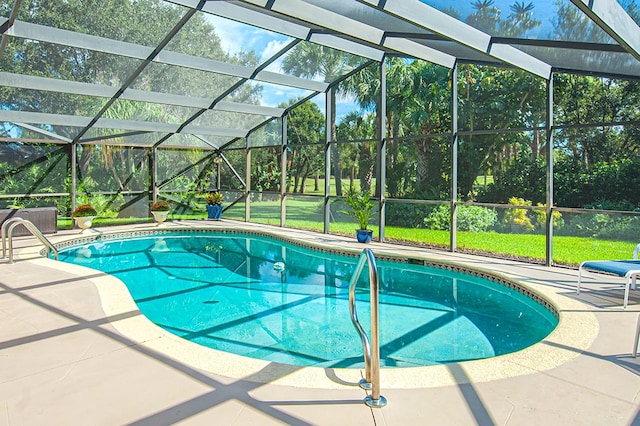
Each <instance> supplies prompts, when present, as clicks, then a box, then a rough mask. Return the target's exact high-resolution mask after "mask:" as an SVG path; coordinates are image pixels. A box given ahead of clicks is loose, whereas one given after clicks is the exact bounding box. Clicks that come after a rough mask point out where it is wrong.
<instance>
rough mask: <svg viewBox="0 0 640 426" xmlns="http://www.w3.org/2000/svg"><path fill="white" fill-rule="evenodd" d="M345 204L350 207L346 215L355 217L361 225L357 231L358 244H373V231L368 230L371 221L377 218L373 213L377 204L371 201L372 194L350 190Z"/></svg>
mask: <svg viewBox="0 0 640 426" xmlns="http://www.w3.org/2000/svg"><path fill="white" fill-rule="evenodd" d="M345 202H346V203H347V206H349V210H344V213H346V214H348V215H349V216H353V217H355V218H356V221H357V222H358V225H359V229H356V238H357V239H358V242H360V243H368V242H371V239H372V238H373V231H372V230H370V229H367V228H368V226H369V221H370V220H371V219H373V217H374V216H375V212H374V211H373V208H374V207H375V204H374V203H373V202H372V201H371V193H370V192H369V191H364V190H363V191H356V190H354V189H350V190H349V192H348V193H347V198H346V200H345Z"/></svg>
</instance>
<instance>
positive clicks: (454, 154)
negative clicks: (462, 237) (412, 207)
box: [449, 62, 458, 252]
mask: <svg viewBox="0 0 640 426" xmlns="http://www.w3.org/2000/svg"><path fill="white" fill-rule="evenodd" d="M457 201H458V63H457V62H456V64H455V65H454V66H453V69H452V70H451V222H450V226H449V250H450V251H452V252H454V251H456V249H457V246H458V238H457V237H458V233H457V228H458V208H457V206H458V204H457Z"/></svg>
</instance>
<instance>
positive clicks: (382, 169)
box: [376, 57, 387, 242]
mask: <svg viewBox="0 0 640 426" xmlns="http://www.w3.org/2000/svg"><path fill="white" fill-rule="evenodd" d="M376 114H377V115H378V120H377V121H378V129H377V131H378V144H377V145H378V147H377V151H378V178H377V179H376V193H377V194H379V196H380V203H379V204H378V239H379V240H380V241H381V242H382V241H384V227H385V224H386V223H385V222H386V220H385V219H386V217H385V214H386V197H385V192H386V187H387V158H386V157H387V146H386V145H387V143H386V140H387V139H386V129H387V58H386V57H384V58H382V61H381V62H380V98H379V99H378V108H377V109H376Z"/></svg>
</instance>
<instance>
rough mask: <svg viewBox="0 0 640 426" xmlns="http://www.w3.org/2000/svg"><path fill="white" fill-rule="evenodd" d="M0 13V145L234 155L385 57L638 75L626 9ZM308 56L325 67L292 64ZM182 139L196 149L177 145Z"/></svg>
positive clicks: (445, 6)
mask: <svg viewBox="0 0 640 426" xmlns="http://www.w3.org/2000/svg"><path fill="white" fill-rule="evenodd" d="M9 3H11V4H5V5H0V36H1V39H0V91H2V92H1V93H2V97H1V98H2V99H4V101H3V102H4V104H3V106H2V107H1V108H0V121H2V122H3V123H5V124H4V126H3V129H4V132H5V134H3V135H1V136H3V137H5V138H10V139H16V138H18V136H19V135H20V134H21V132H24V133H25V135H27V134H29V135H33V133H34V132H36V133H37V132H38V131H40V132H48V133H49V134H50V136H51V135H53V136H52V137H59V139H60V140H65V141H66V140H69V141H72V142H78V143H83V141H84V142H86V141H88V140H89V141H91V140H94V138H100V137H101V135H107V134H113V135H119V134H121V133H122V134H126V135H127V137H122V138H120V139H118V140H117V143H118V144H127V143H129V142H131V143H135V144H136V145H140V144H142V145H145V146H146V145H153V144H155V143H162V144H163V145H172V146H203V139H204V140H205V141H206V140H207V138H211V139H210V140H215V143H214V142H211V144H213V145H214V147H219V146H224V145H225V144H229V143H232V142H233V144H234V146H235V145H236V144H238V143H239V142H238V141H241V140H244V139H246V138H247V137H249V139H251V133H252V132H257V131H258V130H257V129H259V128H260V127H261V125H264V124H266V123H269V122H270V120H272V119H273V118H278V117H281V116H282V115H283V114H285V113H286V111H287V110H288V108H290V106H291V105H292V104H295V103H296V102H301V100H302V99H314V98H315V95H318V94H322V93H325V92H327V91H328V90H329V88H331V87H335V86H336V85H337V84H338V83H340V82H341V81H342V80H343V79H346V78H348V77H349V75H350V72H352V71H353V70H357V69H359V67H362V66H366V65H367V64H368V63H370V61H382V60H383V58H384V57H385V55H392V56H402V57H407V58H416V59H421V60H425V61H429V62H432V63H434V64H437V65H441V66H444V67H446V68H453V67H455V66H456V64H457V63H480V64H489V65H495V66H508V67H515V68H519V69H522V70H525V71H527V72H529V73H531V74H533V75H536V76H538V77H541V78H544V79H548V78H549V77H550V76H551V74H552V72H553V71H562V72H576V73H589V74H595V75H601V76H610V77H615V78H634V79H635V78H640V31H639V28H638V24H637V22H636V21H635V20H634V18H635V19H636V20H637V19H638V16H636V13H637V11H636V10H635V8H634V3H633V2H627V1H616V0H531V1H528V2H514V1H513V0H479V1H471V0H464V1H451V0H351V1H345V0H216V1H199V0H165V1H162V0H157V1H156V0H154V1H151V2H148V3H145V6H144V7H141V5H140V3H138V2H112V1H105V2H98V3H96V7H95V8H94V9H92V10H91V13H87V14H77V13H75V14H74V13H72V12H70V11H72V10H73V9H72V8H70V5H69V3H67V2H59V1H56V0H41V1H39V2H33V1H28V0H16V1H15V2H9ZM34 5H37V6H34ZM627 9H628V10H627ZM314 46H320V47H321V48H322V50H321V51H322V52H324V53H323V54H324V55H326V58H324V59H327V58H329V57H331V61H334V62H332V63H330V62H331V61H329V60H328V59H327V62H326V63H322V60H323V58H313V56H312V55H309V56H306V57H299V56H295V55H299V54H300V52H301V51H304V50H305V49H307V50H308V51H309V52H313V51H315V50H314V48H313V47H314ZM340 55H343V56H342V59H340ZM336 58H338V59H336ZM336 60H338V61H339V60H342V61H343V62H342V64H341V65H342V68H340V71H337V69H338V68H335V69H331V68H330V67H331V66H332V65H334V66H335V64H336V62H335V61H336ZM312 61H316V62H315V63H312ZM61 102H63V104H61ZM64 103H67V104H66V105H65V104H64ZM8 123H13V125H11V124H8ZM43 134H44V133H43ZM178 135H185V136H184V137H178ZM133 136H137V137H133ZM48 137H49V136H48ZM198 138H203V139H198ZM168 140H172V141H173V142H171V143H169V142H168ZM189 140H192V141H198V142H196V143H192V142H188V143H178V141H189ZM256 140H257V139H256ZM134 141H135V142H134ZM91 143H93V142H91ZM204 145H207V146H209V145H208V142H207V143H204Z"/></svg>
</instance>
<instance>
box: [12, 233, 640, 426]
mask: <svg viewBox="0 0 640 426" xmlns="http://www.w3.org/2000/svg"><path fill="white" fill-rule="evenodd" d="M225 222H226V223H223V224H220V226H229V224H230V223H232V222H231V221H225ZM182 224H183V225H187V226H190V225H191V226H196V225H198V223H197V222H184V223H182ZM172 225H176V224H170V225H169V226H172ZM237 225H243V226H246V225H244V224H239V223H238V224H237ZM100 230H102V229H100ZM100 230H98V231H100ZM105 230H106V229H105ZM303 234H304V233H303ZM68 235H69V233H65V232H61V233H60V234H59V235H56V236H55V237H52V239H54V240H55V239H61V238H65V237H66V236H68ZM305 235H306V234H305ZM312 236H313V237H315V238H316V239H318V240H320V239H322V240H325V239H327V238H329V237H327V236H322V235H315V234H314V235H312ZM336 241H337V243H338V244H345V245H347V244H349V241H348V240H347V239H341V238H336ZM16 246H17V247H19V248H20V250H19V251H18V261H17V262H16V263H15V264H13V265H8V264H6V263H2V262H0V323H2V324H3V327H2V329H1V330H0V359H1V360H2V364H3V368H2V369H0V404H1V406H2V410H1V412H0V425H5V424H12V425H15V424H18V425H31V424H33V425H36V424H65V425H84V424H96V425H112V424H172V423H179V422H181V424H194V425H197V424H239V425H245V424H260V425H282V424H295V425H333V424H342V423H344V421H345V419H348V420H349V424H354V425H406V424H426V423H429V424H439V425H475V424H482V425H486V424H532V425H533V424H563V425H600V424H607V425H632V424H640V415H639V414H638V411H639V409H640V403H639V401H638V395H639V392H640V359H639V358H632V357H631V355H630V351H631V348H632V338H633V334H634V332H635V325H636V319H637V317H638V315H639V314H640V294H639V292H637V291H636V292H633V291H632V294H631V296H630V304H629V307H628V308H627V309H626V310H623V309H621V306H620V305H621V300H622V299H621V296H622V288H621V287H618V286H612V283H615V284H617V283H618V282H617V281H616V278H612V277H607V276H603V275H590V276H589V277H588V280H589V287H588V288H587V289H586V290H585V291H584V292H581V294H580V295H579V296H576V295H575V282H576V280H577V271H573V270H569V269H564V268H563V269H560V268H546V267H542V266H536V265H521V264H515V263H513V262H507V261H501V260H496V259H485V258H480V257H475V256H463V255H459V254H449V253H436V255H437V256H442V257H446V258H449V259H454V260H464V261H465V262H471V263H478V264H482V265H485V266H486V265H490V266H491V267H492V268H494V269H495V270H497V271H502V272H504V273H513V274H518V275H520V276H521V277H522V279H523V280H525V279H526V280H527V281H529V282H531V283H532V285H533V286H536V288H539V289H541V290H544V291H549V292H552V293H554V294H555V295H556V296H555V297H554V300H557V301H558V302H559V303H560V305H559V308H560V309H561V311H563V312H566V313H567V314H571V315H573V316H575V317H577V319H578V321H580V320H583V319H584V320H585V321H586V320H587V319H588V318H589V317H591V316H593V317H594V318H595V320H596V325H597V329H596V330H595V336H594V337H593V338H592V339H589V341H588V342H586V348H584V349H578V346H579V342H578V341H577V339H574V340H573V341H571V342H566V344H563V343H562V341H559V342H557V343H554V344H553V345H551V344H547V346H555V349H558V350H560V351H562V353H567V354H568V355H570V358H568V359H567V360H566V361H565V362H563V363H561V364H560V365H557V366H556V367H554V368H551V369H548V370H541V371H537V372H536V371H535V370H534V371H527V373H528V374H518V375H515V376H512V377H504V378H501V379H496V380H477V379H474V380H473V381H472V382H471V383H467V381H468V380H467V379H469V378H470V375H469V374H470V373H469V372H470V371H471V370H472V368H470V366H467V365H465V364H460V365H457V364H456V365H452V366H449V367H448V368H447V370H446V372H447V374H448V375H449V377H455V378H456V381H457V383H455V384H443V385H437V384H435V385H433V386H424V387H419V388H417V389H412V387H415V386H414V385H412V384H413V383H415V382H416V381H419V380H420V379H421V377H418V376H416V375H415V374H414V375H408V376H406V377H402V378H399V377H388V378H387V382H386V383H385V382H384V381H383V382H382V394H383V395H384V396H385V397H386V398H387V400H388V401H389V402H388V405H387V406H386V407H384V408H382V409H373V410H372V409H369V408H367V407H366V406H365V405H364V404H363V403H362V398H363V397H364V394H365V393H364V391H362V390H361V389H359V388H358V387H356V386H354V382H353V379H352V378H350V377H345V376H343V375H342V373H341V372H340V371H335V370H327V371H322V377H324V379H325V383H312V382H311V381H310V382H309V383H304V380H302V381H301V382H300V383H297V384H295V385H293V384H292V385H282V384H280V382H281V381H283V380H286V379H287V377H292V376H295V375H296V374H298V373H304V371H303V370H299V369H296V368H295V367H283V366H282V365H278V364H267V365H265V366H264V367H263V368H261V369H259V370H257V371H252V372H250V373H249V372H248V373H247V374H246V375H244V376H240V377H230V376H225V375H223V374H218V373H212V372H210V371H207V370H204V369H202V368H200V365H199V364H198V363H197V362H194V363H185V362H183V361H180V360H179V359H178V358H177V357H174V356H171V355H169V354H167V353H166V352H165V348H163V345H162V344H161V342H159V341H158V338H157V336H153V335H147V336H144V335H136V333H135V332H133V331H132V332H130V333H127V334H124V333H123V332H122V331H120V330H119V329H118V327H117V326H118V325H119V323H124V322H127V321H134V322H135V321H136V320H137V318H138V314H137V313H136V312H135V311H131V310H128V309H126V308H125V309H122V310H121V311H120V312H117V309H115V308H114V307H111V308H110V309H112V311H111V313H110V314H108V315H107V314H105V309H106V307H104V306H103V305H102V303H101V301H100V298H99V294H98V292H97V290H96V288H97V287H96V282H97V281H99V279H100V277H96V276H93V277H91V276H90V277H82V276H79V275H77V274H75V273H73V272H71V271H69V270H65V269H64V268H59V267H57V266H58V265H51V264H50V263H45V262H44V261H43V260H42V259H39V258H36V257H34V255H33V252H34V248H35V247H36V243H35V242H34V241H33V240H32V239H29V238H19V239H16ZM383 248H384V249H385V250H388V249H390V248H389V247H388V246H386V245H385V246H384V247H383ZM398 250H402V248H399V249H398ZM30 253H31V254H30ZM47 262H49V261H47ZM533 281H535V282H533ZM123 306H126V305H123ZM114 309H115V310H114ZM587 323H588V321H587ZM592 331H593V330H592ZM583 332H584V334H588V330H583ZM578 334H579V333H578ZM570 337H572V338H575V337H576V336H570ZM578 337H579V336H578ZM586 338H587V337H585V339H586ZM543 345H545V344H544V343H543ZM539 361H540V362H542V361H543V360H539ZM522 369H525V368H524V367H522ZM248 371H249V370H248ZM421 374H423V373H421ZM299 376H300V377H301V378H302V379H304V377H306V376H305V375H304V374H300V375H299ZM443 380H444V378H443ZM401 381H404V383H405V384H404V385H402V384H401ZM329 385H331V386H333V385H336V386H338V388H333V389H331V388H329Z"/></svg>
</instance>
